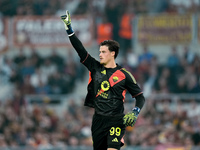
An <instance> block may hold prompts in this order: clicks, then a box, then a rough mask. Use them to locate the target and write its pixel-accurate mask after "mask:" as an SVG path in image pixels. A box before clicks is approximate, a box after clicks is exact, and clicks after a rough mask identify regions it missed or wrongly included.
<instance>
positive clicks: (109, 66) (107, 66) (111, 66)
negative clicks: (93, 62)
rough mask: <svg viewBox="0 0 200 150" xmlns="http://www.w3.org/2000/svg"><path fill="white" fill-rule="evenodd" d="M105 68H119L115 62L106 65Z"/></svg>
mask: <svg viewBox="0 0 200 150" xmlns="http://www.w3.org/2000/svg"><path fill="white" fill-rule="evenodd" d="M104 67H105V68H115V67H117V64H116V63H115V61H110V62H108V63H107V64H104Z"/></svg>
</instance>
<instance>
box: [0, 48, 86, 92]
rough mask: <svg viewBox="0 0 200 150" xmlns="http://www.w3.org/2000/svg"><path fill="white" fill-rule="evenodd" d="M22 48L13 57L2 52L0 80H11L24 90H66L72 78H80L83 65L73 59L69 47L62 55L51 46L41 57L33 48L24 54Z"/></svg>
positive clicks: (70, 84) (71, 83) (2, 81)
mask: <svg viewBox="0 0 200 150" xmlns="http://www.w3.org/2000/svg"><path fill="white" fill-rule="evenodd" d="M25 51H26V50H24V49H23V48H21V49H19V53H18V54H16V55H15V56H13V57H7V56H6V55H3V56H2V57H0V58H1V62H0V77H1V79H0V81H1V82H0V83H2V84H4V85H6V84H11V85H12V86H14V87H15V88H16V89H20V90H21V94H22V95H26V94H44V95H45V94H46V95H48V94H68V93H70V92H72V91H73V89H74V85H75V82H76V81H78V80H81V79H82V78H83V75H84V71H85V68H83V67H82V66H81V64H80V63H79V61H77V59H79V58H78V56H75V55H73V51H71V50H70V49H69V50H66V53H67V54H66V56H62V55H60V54H58V51H57V50H56V48H52V49H50V50H49V51H51V54H49V55H48V56H44V57H42V56H41V55H40V54H38V52H37V50H36V49H34V48H33V49H31V54H29V56H28V55H26V54H25Z"/></svg>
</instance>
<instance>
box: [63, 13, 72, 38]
mask: <svg viewBox="0 0 200 150" xmlns="http://www.w3.org/2000/svg"><path fill="white" fill-rule="evenodd" d="M60 18H61V20H62V21H63V23H64V25H65V29H66V31H67V33H68V34H72V33H74V31H73V30H72V27H71V17H70V13H69V11H68V10H66V15H62V16H60Z"/></svg>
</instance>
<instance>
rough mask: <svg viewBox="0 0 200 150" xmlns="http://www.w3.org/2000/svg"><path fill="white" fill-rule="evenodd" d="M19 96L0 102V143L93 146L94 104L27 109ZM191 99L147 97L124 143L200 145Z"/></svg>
mask: <svg viewBox="0 0 200 150" xmlns="http://www.w3.org/2000/svg"><path fill="white" fill-rule="evenodd" d="M18 96H19V95H18V93H16V97H15V101H13V100H7V101H5V102H4V103H1V105H0V147H2V148H3V147H8V146H9V147H12V148H15V147H17V146H28V147H34V148H38V149H45V148H46V149H47V148H53V147H54V148H55V147H59V148H62V147H66V146H67V147H68V146H71V147H75V146H92V139H91V131H90V128H91V122H92V115H93V113H94V110H93V109H92V108H88V107H83V105H82V104H81V105H80V104H78V103H76V101H77V99H70V100H69V105H68V106H67V108H66V111H64V112H63V113H62V115H61V116H59V115H58V114H57V113H56V111H55V110H54V109H52V108H49V107H47V105H46V104H42V105H37V104H35V105H33V106H32V108H31V109H27V105H26V101H25V100H24V99H20V97H18ZM188 101H190V104H189V105H188V103H187V102H182V101H181V100H177V103H174V101H171V100H170V99H163V100H162V101H156V100H154V99H147V101H146V105H145V107H144V108H143V110H142V112H141V114H140V115H139V117H138V120H137V122H136V124H135V126H134V127H127V129H126V135H125V136H124V138H125V146H141V147H147V146H174V147H175V146H179V147H184V148H188V149H189V148H191V147H192V146H200V117H199V113H200V111H199V110H200V109H199V107H198V105H197V103H196V101H195V100H188ZM169 106H170V107H169ZM185 106H187V107H185ZM128 107H130V103H125V110H126V111H127V112H128V111H130V108H129V109H128ZM175 108H176V109H175ZM191 110H193V111H191Z"/></svg>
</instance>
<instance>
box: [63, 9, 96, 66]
mask: <svg viewBox="0 0 200 150" xmlns="http://www.w3.org/2000/svg"><path fill="white" fill-rule="evenodd" d="M61 20H62V21H63V22H64V25H65V29H66V32H67V34H68V36H69V39H70V42H71V44H72V46H73V47H74V49H75V50H76V52H77V53H78V55H79V57H80V59H81V62H82V63H83V64H84V65H85V66H86V67H87V68H88V69H89V70H92V68H93V67H94V66H93V65H94V64H96V62H97V61H96V60H95V59H94V58H93V57H91V56H90V55H89V54H88V52H87V51H86V49H85V48H84V46H83V44H82V42H81V41H80V40H79V39H78V38H77V36H76V35H75V33H74V31H73V30H72V27H71V18H70V14H69V12H68V11H66V15H62V16H61Z"/></svg>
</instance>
